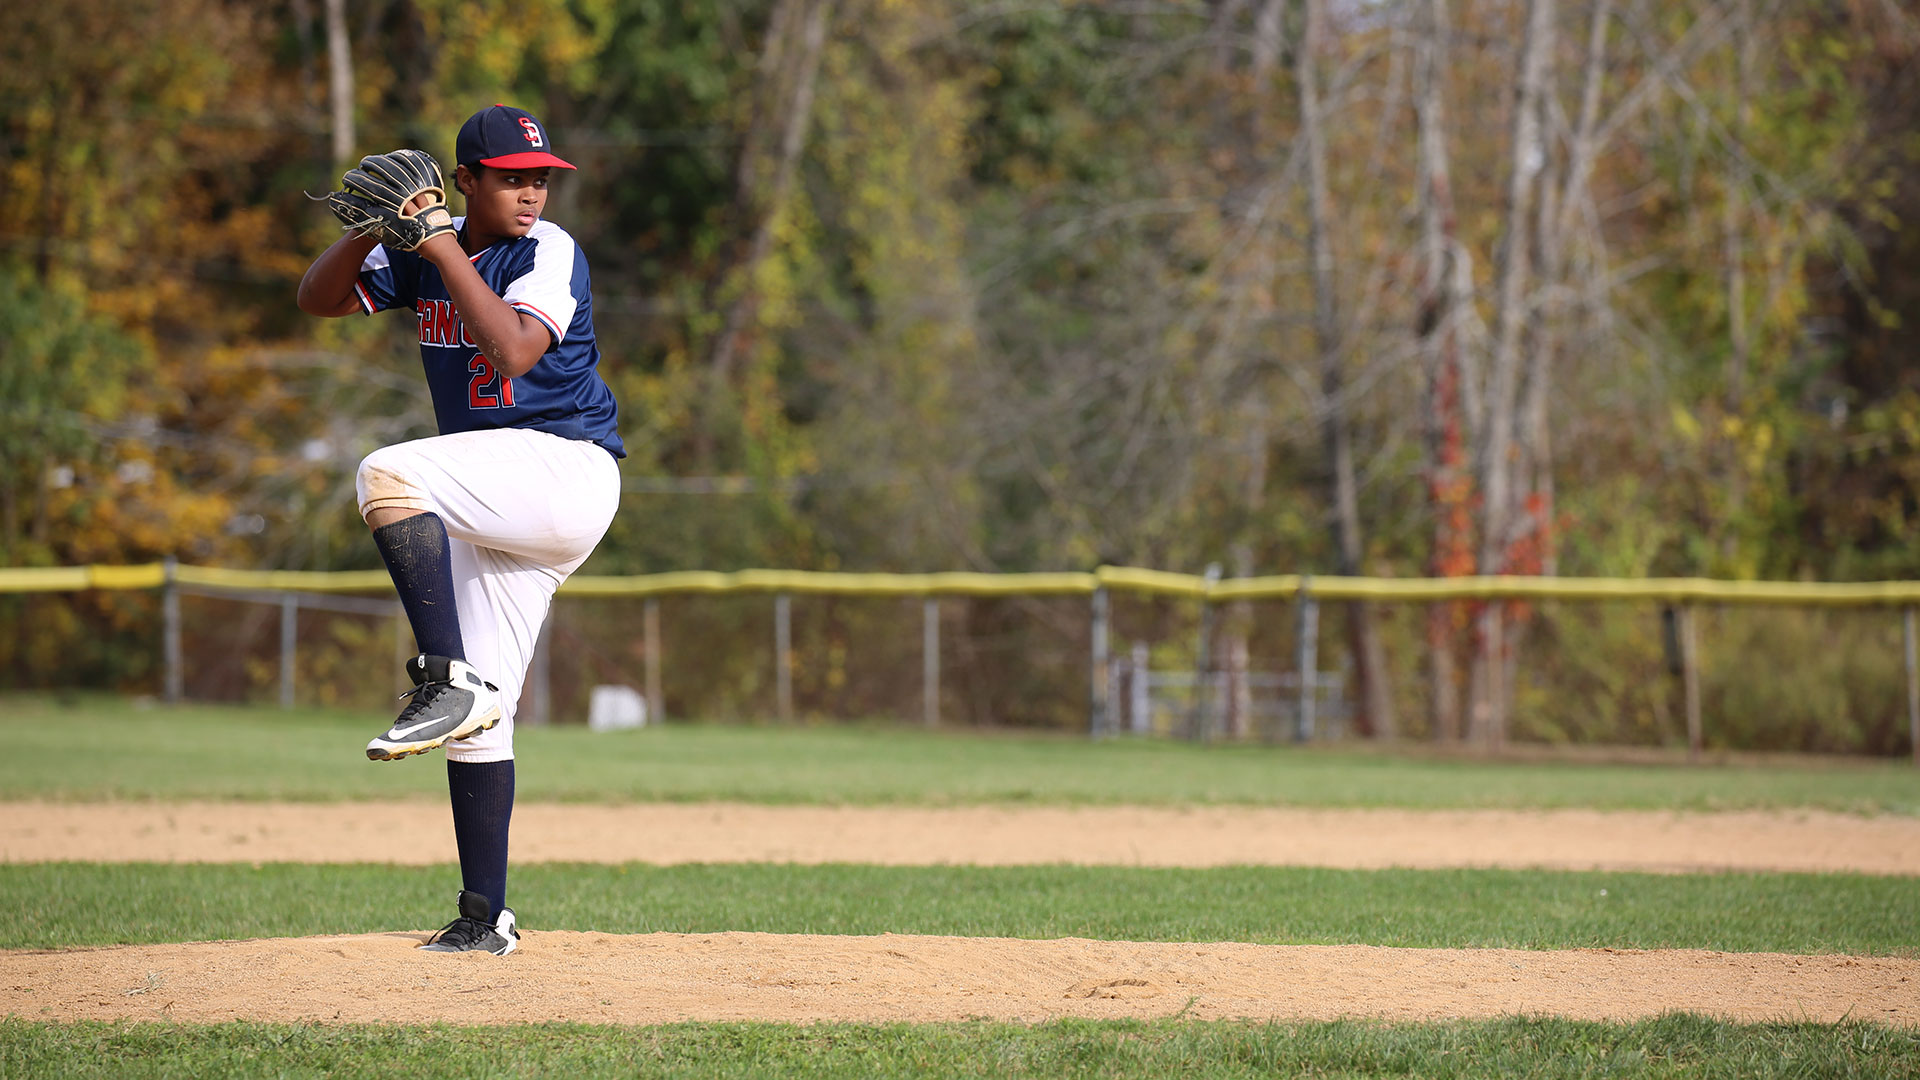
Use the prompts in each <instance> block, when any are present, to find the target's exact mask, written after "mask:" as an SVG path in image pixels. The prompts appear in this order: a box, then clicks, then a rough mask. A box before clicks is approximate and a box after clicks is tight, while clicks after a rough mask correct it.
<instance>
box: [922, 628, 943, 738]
mask: <svg viewBox="0 0 1920 1080" xmlns="http://www.w3.org/2000/svg"><path fill="white" fill-rule="evenodd" d="M920 720H921V722H922V723H924V724H926V725H927V726H928V727H939V726H940V598H939V597H937V596H929V597H927V598H925V599H923V600H921V601H920Z"/></svg>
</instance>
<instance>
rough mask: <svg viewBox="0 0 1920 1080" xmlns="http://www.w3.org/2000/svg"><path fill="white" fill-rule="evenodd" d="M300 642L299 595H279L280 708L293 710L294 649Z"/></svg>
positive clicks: (284, 593)
mask: <svg viewBox="0 0 1920 1080" xmlns="http://www.w3.org/2000/svg"><path fill="white" fill-rule="evenodd" d="M299 640H300V594H299V593H296V592H292V591H287V592H283V593H281V594H280V707H281V708H283V709H291V708H293V669H294V649H295V648H296V646H297V645H298V644H299Z"/></svg>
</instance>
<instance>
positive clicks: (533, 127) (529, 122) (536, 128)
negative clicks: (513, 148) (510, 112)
mask: <svg viewBox="0 0 1920 1080" xmlns="http://www.w3.org/2000/svg"><path fill="white" fill-rule="evenodd" d="M520 126H521V127H523V128H526V129H527V141H528V142H530V143H532V144H533V145H535V146H544V145H545V144H544V143H542V142H541V141H540V125H538V124H536V123H534V122H533V118H532V117H530V116H523V117H521V118H520Z"/></svg>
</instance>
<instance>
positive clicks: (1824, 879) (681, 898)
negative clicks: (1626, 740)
mask: <svg viewBox="0 0 1920 1080" xmlns="http://www.w3.org/2000/svg"><path fill="white" fill-rule="evenodd" d="M382 722H383V718H381V717H377V716H366V715H363V714H358V713H353V714H347V713H337V712H329V711H324V710H293V711H289V712H284V713H283V712H281V711H279V710H272V709H243V708H212V707H186V708H178V709H173V708H162V707H145V708H142V707H139V706H137V705H135V704H133V703H129V702H122V701H117V700H112V699H105V698H80V699H74V700H68V701H62V700H59V699H55V698H50V697H12V698H0V746H4V747H5V750H6V753H5V754H4V755H0V798H4V799H13V800H19V799H47V798H50V799H59V800H100V799H143V800H144V799H152V800H167V799H185V798H214V799H236V800H265V799H291V800H303V801H324V800H339V799H357V798H376V797H377V798H392V797H394V796H396V795H408V794H412V795H418V796H419V797H421V798H422V799H430V800H433V801H434V802H435V803H436V804H437V803H438V802H439V801H440V800H443V799H444V798H445V789H444V786H443V784H444V773H443V770H441V769H440V768H439V767H438V762H437V759H436V760H435V761H433V762H430V763H422V762H408V763H401V764H400V765H397V766H396V765H378V766H376V765H374V764H372V763H369V762H366V761H365V760H363V759H361V758H360V756H359V750H360V747H361V746H362V745H363V744H364V742H365V739H366V738H367V737H368V735H369V734H370V733H371V732H372V730H373V729H375V728H377V727H378V726H379V725H380V724H381V723H382ZM518 744H519V753H520V757H521V762H522V764H521V768H520V771H519V772H520V797H521V799H523V800H587V801H611V802H623V801H642V800H707V799H722V800H743V801H753V802H765V803H827V804H840V803H856V804H871V805H886V804H890V803H900V804H913V805H928V804H955V803H996V802H1020V803H1029V802H1043V803H1060V804H1076V803H1097V804H1126V803H1140V804H1157V805H1191V804H1216V803H1241V804H1268V805H1297V806H1327V807H1338V806H1381V807H1406V808H1423V807H1430V808H1442V807H1447V808H1452V807H1512V808H1525V807H1540V808H1556V807H1590V808H1601V809H1608V808H1616V809H1626V808H1633V809H1688V810H1707V809H1736V808H1739V809H1745V808H1771V809H1793V808H1819V809H1826V810H1839V811H1845V812H1854V813H1863V814H1905V815H1911V814H1915V813H1917V812H1920V777H1916V776H1915V774H1914V770H1912V769H1911V768H1910V767H1908V766H1905V765H1903V764H1900V763H1863V762H1839V761H1811V760H1809V761H1799V762H1787V761H1780V762H1770V763H1765V764H1738V765H1721V766H1709V767H1704V768H1698V769H1692V768H1683V767H1676V766H1670V765H1630V764H1613V765H1609V764H1597V763H1575V762H1560V763H1539V762H1535V763H1517V762H1502V763H1490V762H1479V761H1472V760H1461V759H1451V758H1437V757H1432V756H1427V755H1423V754H1421V753H1419V752H1417V751H1410V752H1407V753H1402V754H1386V753H1375V752H1355V751H1337V750H1327V749H1309V750H1296V749H1292V748H1268V747H1195V746H1186V745H1170V744H1165V743H1140V742H1132V741H1122V740H1114V741H1107V742H1099V743H1094V742H1089V741H1087V740H1085V739H1076V738H1069V737H1051V736H1017V735H1007V734H991V735H968V734H965V733H945V732H940V733H927V732H920V731H911V730H893V729H887V728H881V727H865V728H767V727H761V728H754V727H719V726H700V725H690V726H668V727H664V728H660V729H654V730H647V731H641V732H630V733H622V734H618V735H594V734H591V733H588V732H586V731H584V730H582V729H579V728H555V729H546V730H527V731H523V732H521V733H520V735H519V737H518ZM423 764H425V765H427V767H424V768H423V767H420V766H421V765H423ZM432 809H433V811H434V812H438V811H439V807H438V805H435V806H434V807H433V808H432ZM450 872H451V871H450V868H448V867H424V868H422V867H391V866H375V865H348V866H328V867H312V866H301V865H291V864H280V863H271V862H269V863H265V864H263V865H259V866H253V865H246V864H237V865H158V864H137V863H136V864H120V865H92V864H77V863H47V864H0V911H5V912H7V913H8V918H7V919H6V920H3V921H0V947H5V948H10V949H23V948H25V949H33V948H72V947H77V946H100V945H110V944H116V943H134V942H169V941H194V940H210V939H216V938H236V937H261V936H282V935H304V934H317V933H354V932H373V931H379V930H391V929H395V928H398V924H399V923H411V922H413V921H417V920H412V919H410V918H408V917H407V916H405V915H401V916H396V914H395V913H396V912H418V911H438V910H440V909H441V908H443V907H445V906H446V896H447V894H448V893H449V891H450V890H451V888H452V887H453V885H454V881H453V879H451V878H450ZM512 888H513V897H514V902H515V903H516V906H517V907H519V909H520V910H521V911H522V912H524V913H525V915H526V917H527V925H528V926H529V927H530V928H532V929H552V930H565V929H574V930H585V929H594V930H601V931H606V932H614V933H642V932H649V931H661V930H664V931H684V932H705V931H721V930H758V931H767V932H775V933H824V934H869V933H880V932H894V933H916V934H955V935H968V936H1006V937H1041V938H1044V937H1059V936H1079V937H1096V938H1107V939H1115V940H1157V941H1189V940H1193V941H1207V940H1234V941H1248V942H1260V943H1282V944H1289V943H1346V944H1380V945H1403V946H1414V947H1463V948H1466V947H1489V946H1505V947H1518V948H1533V949H1551V948H1572V947H1611V948H1669V947H1683V948H1704V949H1718V950H1728V951H1783V952H1796V953H1823V952H1845V953H1856V954H1877V955H1899V956H1914V955H1920V883H1916V882H1915V881H1914V880H1912V879H1905V878H1887V877H1878V878H1876V877H1869V876H1864V875H1854V874H1708V875H1691V876H1678V875H1646V874H1631V873H1605V872H1594V873H1566V872H1545V871H1540V872H1532V871H1488V870H1453V871H1405V870H1393V871H1333V870H1316V869H1308V868H1291V867H1226V868H1220V869H1213V870H1149V869H1140V868H1124V867H1007V868H980V867H897V868H896V867H874V866H848V865H840V866H818V867H798V866H770V865H754V864H718V865H693V866H677V867H652V866H644V865H616V866H598V865H595V866H587V865H568V864H542V865H531V866H525V867H520V868H516V870H515V872H514V877H513V883H512ZM396 920H398V921H396ZM1176 1072H1178V1073H1182V1074H1191V1075H1193V1076H1196V1077H1216V1076H1217V1077H1228V1076H1251V1075H1265V1076H1271V1075H1302V1074H1312V1075H1332V1076H1486V1075H1513V1076H1567V1077H1574V1076H1729V1077H1732V1076H1740V1077H1745V1076H1920V1032H1916V1031H1913V1030H1909V1029H1904V1028H1889V1027H1885V1026H1882V1025H1876V1024H1872V1023H1868V1022H1851V1021H1850V1022H1846V1023H1841V1024H1834V1025H1827V1024H1804V1023H1796V1022H1794V1021H1793V1019H1792V1018H1790V1017H1783V1018H1781V1021H1780V1022H1778V1023H1772V1024H1737V1023H1731V1022H1725V1021H1720V1020H1715V1019H1710V1018H1704V1017H1695V1016H1668V1017H1662V1018H1658V1019H1653V1020H1647V1021H1642V1022H1638V1023H1623V1024H1595V1023H1579V1022H1573V1021H1566V1020H1559V1019H1553V1018H1545V1017H1535V1018H1512V1019H1504V1020H1496V1021H1455V1022H1437V1023H1420V1024H1388V1023H1373V1022H1362V1021H1343V1022H1336V1023H1265V1024H1263V1023H1245V1022H1199V1021H1192V1020H1186V1019H1182V1018H1178V1017H1176V1018H1174V1019H1170V1020H1159V1021H1151V1022H1147V1021H1124V1022H1092V1021H1062V1022H1053V1023H1047V1024H1038V1025H1017V1024H1003V1023H986V1022H980V1023H969V1024H929V1025H898V1024H892V1025H883V1024H872V1025H860V1024H828V1025H810V1026H796V1025H783V1024H752V1023H733V1024H678V1025H669V1026H663V1027H646V1028H606V1027H595V1026H590V1025H578V1024H540V1025H526V1026H520V1027H512V1028H506V1029H495V1028H465V1027H457V1026H446V1025H422V1026H418V1027H405V1026H364V1025H284V1024H256V1023H233V1024H221V1025H205V1026H198V1025H183V1024H159V1025H155V1024H97V1023H61V1022H47V1021H41V1020H38V1019H36V1018H34V1017H31V1016H20V1017H15V1018H12V1019H0V1077H12V1076H36V1077H37V1076H183V1077H184V1076H193V1077H214V1076H234V1077H240V1076H258V1075H276V1076H402V1077H415V1076H418V1077H427V1076H635V1075H659V1076H751V1075H821V1076H828V1075H844V1076H898V1075H909V1074H911V1075H963V1076H989V1075H991V1076H1041V1077H1052V1076H1062V1077H1064V1076H1122V1075H1141V1076H1146V1075H1168V1074H1173V1073H1176Z"/></svg>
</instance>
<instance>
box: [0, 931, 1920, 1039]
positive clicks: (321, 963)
mask: <svg viewBox="0 0 1920 1080" xmlns="http://www.w3.org/2000/svg"><path fill="white" fill-rule="evenodd" d="M424 937H425V935H424V934H418V933H412V934H399V933H395V934H362V935H343V936H337V937H316V938H297V939H278V940H264V941H219V942H207V943H201V944H192V945H141V946H128V947H123V948H112V949H93V950H85V951H77V952H12V953H0V1013H11V1014H14V1015H17V1016H21V1017H23V1018H27V1019H61V1020H70V1019H93V1020H156V1019H158V1020H174V1021H182V1022H192V1023H205V1022H214V1021H226V1020H259V1021H305V1020H319V1021H329V1022H375V1023H399V1024H415V1023H422V1022H428V1021H435V1020H445V1021H450V1022H457V1023H520V1022H530V1021H547V1020H574V1021H590V1022H601V1023H619V1024H654V1023H665V1022H669V1021H677V1020H778V1021H792V1022H811V1021H833V1020H848V1021H862V1022H885V1021H916V1022H918V1021H951V1020H968V1019H975V1018H988V1019H996V1020H1021V1021H1038V1020H1047V1019H1052V1018H1055V1017H1064V1016H1077V1017H1093V1018H1114V1017H1142V1018H1150V1017H1163V1016H1171V1015H1174V1014H1177V1013H1184V1014H1185V1015H1187V1016H1191V1017H1195V1018H1202V1019H1220V1018H1229V1017H1243V1018H1254V1019H1267V1018H1282V1019H1331V1018H1335V1017H1343V1016H1367V1017H1382V1018H1386V1019H1392V1020H1426V1019H1444V1018H1456V1017H1457V1018H1471V1017H1489V1016H1501V1015H1508V1014H1515V1013H1526V1014H1551V1015H1556V1016H1565V1017H1573V1018H1578V1019H1591V1020H1608V1019H1612V1020H1624V1019H1632V1018H1635V1017H1644V1016H1651V1015H1656V1014H1659V1013H1662V1012H1666V1011H1669V1010H1687V1011H1691V1012H1699V1013H1705V1014H1709V1015H1715V1016H1721V1017H1726V1018H1729V1019H1735V1020H1746V1021H1757V1020H1773V1019H1793V1020H1812V1021H1821V1022H1831V1021H1836V1020H1839V1019H1841V1018H1843V1017H1852V1018H1856V1019H1868V1018H1871V1019H1877V1020H1880V1021H1882V1022H1885V1023H1890V1024H1898V1025H1902V1026H1912V1025H1913V1024H1915V1023H1916V1022H1917V1021H1920V960H1913V959H1900V958H1893V957H1846V956H1785V955H1781V954H1777V953H1714V952H1699V951H1687V950H1676V951H1662V952H1631V951H1628V952H1615V951H1609V950H1576V951H1566V952H1528V951H1524V950H1514V949H1475V950H1458V949H1387V948H1376V947H1372V946H1360V945H1340V946H1279V945H1243V944H1231V943H1229V944H1170V943H1161V942H1119V941H1087V940H1082V939H1074V938H1068V939H1062V940H1055V941H1021V940H1009V939H1004V938H941V937H915V936H896V935H883V936H878V937H812V936H787V935H779V934H699V935H683V934H645V935H638V936H631V937H622V936H614V935H609V934H598V933H579V932H558V931H554V932H535V931H529V932H528V933H527V935H526V939H525V941H524V943H523V945H522V947H521V949H520V950H519V951H518V952H515V953H513V954H512V955H510V956H505V957H496V956H489V955H486V954H484V953H481V954H474V953H467V954H436V953H423V952H420V951H418V950H417V949H415V948H414V947H413V946H414V945H415V944H417V943H418V942H419V941H420V940H422V939H423V938H424Z"/></svg>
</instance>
